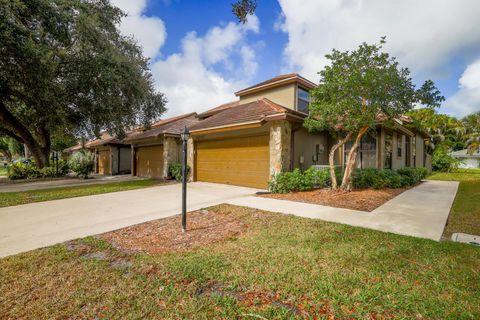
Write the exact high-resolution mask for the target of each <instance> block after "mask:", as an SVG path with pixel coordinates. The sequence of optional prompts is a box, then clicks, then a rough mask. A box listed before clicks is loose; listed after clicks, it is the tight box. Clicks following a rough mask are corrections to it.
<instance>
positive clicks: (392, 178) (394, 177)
mask: <svg viewBox="0 0 480 320" xmlns="http://www.w3.org/2000/svg"><path fill="white" fill-rule="evenodd" d="M427 174H428V171H427V169H425V168H402V169H398V170H396V171H395V170H389V169H385V170H378V169H357V170H355V172H354V174H353V178H352V179H353V180H352V182H353V187H354V188H355V189H367V188H373V189H383V188H402V187H407V186H411V185H414V184H416V183H418V182H419V181H420V180H422V179H424V178H425V177H426V176H427Z"/></svg>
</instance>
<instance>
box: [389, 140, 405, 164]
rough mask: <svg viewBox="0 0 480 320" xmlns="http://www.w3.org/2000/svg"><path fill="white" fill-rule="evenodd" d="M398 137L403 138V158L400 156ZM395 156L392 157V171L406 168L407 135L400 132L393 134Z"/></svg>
mask: <svg viewBox="0 0 480 320" xmlns="http://www.w3.org/2000/svg"><path fill="white" fill-rule="evenodd" d="M398 135H401V136H402V144H401V146H400V147H401V148H402V154H401V156H398V148H397V146H398V144H397V137H398ZM392 145H393V155H392V169H394V170H395V169H400V168H403V167H405V134H403V133H400V132H393V141H392Z"/></svg>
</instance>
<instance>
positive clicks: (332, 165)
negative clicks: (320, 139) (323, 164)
mask: <svg viewBox="0 0 480 320" xmlns="http://www.w3.org/2000/svg"><path fill="white" fill-rule="evenodd" d="M351 138H352V133H348V134H347V135H346V136H345V137H344V138H342V139H339V140H338V141H337V143H336V144H334V145H333V146H332V148H331V149H330V153H329V155H328V163H329V165H330V180H331V181H332V189H333V190H336V189H338V184H337V176H336V175H335V162H334V157H335V151H337V150H338V148H340V147H341V146H343V145H344V144H345V143H347V142H348V141H349V140H350V139H351Z"/></svg>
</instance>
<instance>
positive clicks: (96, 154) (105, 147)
mask: <svg viewBox="0 0 480 320" xmlns="http://www.w3.org/2000/svg"><path fill="white" fill-rule="evenodd" d="M111 149H112V148H111V147H110V146H100V147H97V148H95V149H93V150H92V152H94V153H95V165H94V166H95V168H94V171H95V173H98V155H99V152H100V151H106V150H108V151H110V172H109V173H108V174H109V175H111V174H112V150H111Z"/></svg>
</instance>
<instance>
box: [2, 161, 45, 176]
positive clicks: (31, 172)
mask: <svg viewBox="0 0 480 320" xmlns="http://www.w3.org/2000/svg"><path fill="white" fill-rule="evenodd" d="M7 175H8V178H9V179H11V180H19V179H35V178H39V177H41V173H40V170H39V169H38V168H37V167H36V166H35V164H34V163H33V162H27V163H23V162H21V161H19V162H17V163H14V164H12V165H11V166H9V167H8V168H7Z"/></svg>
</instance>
